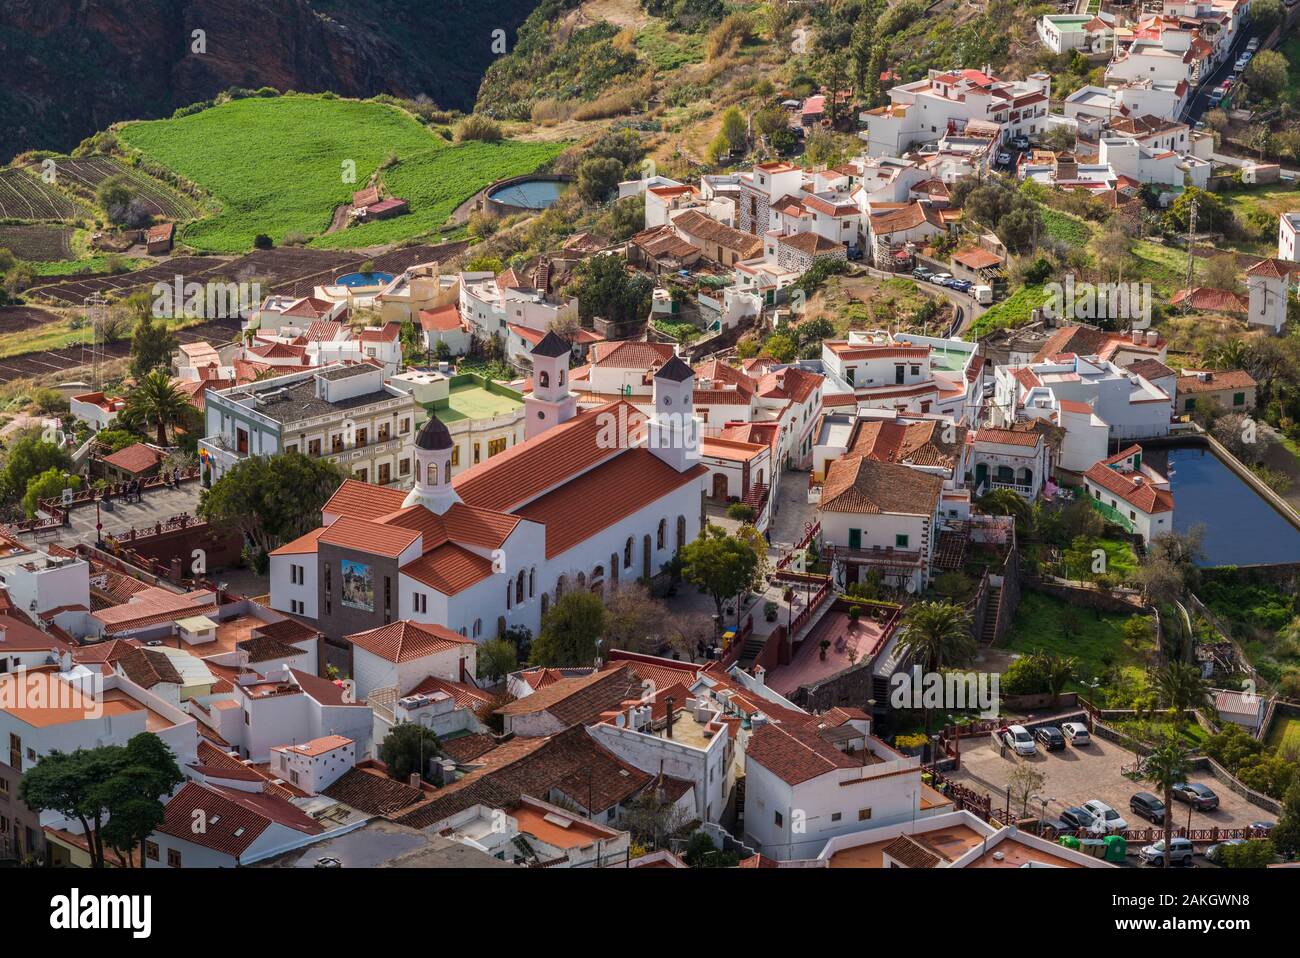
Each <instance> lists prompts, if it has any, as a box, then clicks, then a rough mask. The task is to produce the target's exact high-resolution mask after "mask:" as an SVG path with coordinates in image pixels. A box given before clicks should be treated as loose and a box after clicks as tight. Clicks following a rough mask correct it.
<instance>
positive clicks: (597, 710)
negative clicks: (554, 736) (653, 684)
mask: <svg viewBox="0 0 1300 958" xmlns="http://www.w3.org/2000/svg"><path fill="white" fill-rule="evenodd" d="M642 692H643V686H642V684H641V680H640V679H639V678H637V676H636V673H635V672H633V671H632V670H631V669H630V668H626V667H624V668H619V669H611V670H609V671H606V672H593V673H592V674H591V675H585V676H582V677H581V678H574V679H563V680H561V681H559V682H556V683H555V684H553V685H548V686H547V687H546V688H543V689H538V690H537V691H536V692H534V693H533V694H532V695H529V696H527V697H526V698H522V699H516V700H515V701H513V702H511V703H509V704H508V705H504V706H502V707H501V708H499V709H497V714H498V715H505V716H515V715H536V714H537V713H539V712H547V713H549V714H550V715H551V716H553V717H554V718H555V719H557V720H558V721H559V722H560V723H561V724H563V725H564V726H566V727H567V726H570V725H577V724H579V723H585V722H590V721H594V720H595V719H597V718H599V716H600V714H601V713H602V712H606V711H609V710H611V709H617V708H619V707H620V706H621V705H622V704H623V703H624V702H625V701H628V700H629V699H630V700H634V701H639V700H640V698H641V696H642Z"/></svg>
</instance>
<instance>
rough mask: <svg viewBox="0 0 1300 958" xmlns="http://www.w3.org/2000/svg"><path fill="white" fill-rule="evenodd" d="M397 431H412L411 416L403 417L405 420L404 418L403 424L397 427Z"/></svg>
mask: <svg viewBox="0 0 1300 958" xmlns="http://www.w3.org/2000/svg"><path fill="white" fill-rule="evenodd" d="M397 431H398V432H400V433H403V434H405V433H408V432H410V431H411V420H410V419H409V418H407V419H403V420H402V424H401V425H400V426H398V427H397Z"/></svg>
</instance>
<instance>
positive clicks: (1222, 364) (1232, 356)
mask: <svg viewBox="0 0 1300 958" xmlns="http://www.w3.org/2000/svg"><path fill="white" fill-rule="evenodd" d="M1205 361H1206V363H1207V364H1208V365H1210V366H1213V367H1214V368H1215V369H1241V368H1242V367H1243V366H1245V365H1246V344H1245V342H1244V341H1242V340H1240V339H1229V340H1227V341H1226V342H1222V343H1219V344H1217V345H1215V346H1213V347H1212V348H1211V349H1210V350H1209V351H1208V352H1207V353H1206V354H1205Z"/></svg>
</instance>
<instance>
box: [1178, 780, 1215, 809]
mask: <svg viewBox="0 0 1300 958" xmlns="http://www.w3.org/2000/svg"><path fill="white" fill-rule="evenodd" d="M1174 798H1176V799H1178V800H1179V801H1180V802H1187V804H1189V805H1191V806H1192V807H1193V808H1195V809H1196V810H1197V811H1198V812H1208V811H1212V810H1213V809H1216V808H1218V807H1219V796H1218V795H1215V794H1214V789H1212V788H1210V786H1208V785H1202V784H1201V783H1200V782H1182V783H1181V784H1178V785H1175V786H1174Z"/></svg>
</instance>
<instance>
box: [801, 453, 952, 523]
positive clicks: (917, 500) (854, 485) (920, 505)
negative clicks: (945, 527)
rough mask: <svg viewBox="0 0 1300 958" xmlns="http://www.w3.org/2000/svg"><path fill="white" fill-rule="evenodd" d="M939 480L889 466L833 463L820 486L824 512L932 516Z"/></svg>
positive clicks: (845, 461)
mask: <svg viewBox="0 0 1300 958" xmlns="http://www.w3.org/2000/svg"><path fill="white" fill-rule="evenodd" d="M942 489H943V479H942V477H940V476H932V475H930V474H929V473H924V472H919V471H917V470H916V469H913V468H911V467H910V466H901V465H897V464H895V463H892V462H873V461H872V460H870V459H864V458H862V457H857V458H849V459H837V460H836V461H835V462H832V463H831V464H830V468H828V469H827V470H826V480H825V482H824V483H822V499H821V509H822V511H824V512H856V513H872V514H876V513H895V514H901V515H919V516H932V515H934V511H935V508H936V507H937V506H938V503H939V492H940V490H942Z"/></svg>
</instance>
